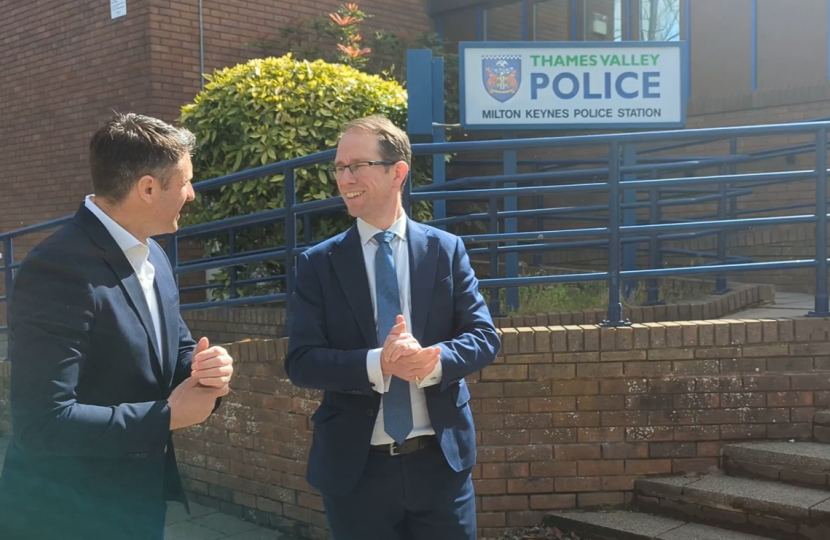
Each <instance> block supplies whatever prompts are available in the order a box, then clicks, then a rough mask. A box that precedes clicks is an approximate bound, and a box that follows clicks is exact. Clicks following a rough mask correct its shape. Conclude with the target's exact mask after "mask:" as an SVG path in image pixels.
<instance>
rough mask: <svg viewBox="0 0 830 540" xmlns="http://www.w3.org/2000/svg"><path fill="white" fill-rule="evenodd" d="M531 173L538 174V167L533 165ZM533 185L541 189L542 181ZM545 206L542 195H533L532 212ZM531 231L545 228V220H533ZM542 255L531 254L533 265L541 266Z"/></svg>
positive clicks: (536, 252) (538, 253)
mask: <svg viewBox="0 0 830 540" xmlns="http://www.w3.org/2000/svg"><path fill="white" fill-rule="evenodd" d="M532 171H533V172H535V173H536V172H539V165H536V164H534V165H533V168H532ZM533 185H535V186H538V187H541V186H543V185H544V182H543V181H542V180H536V181H535V182H534V183H533ZM544 206H545V196H544V195H535V196H534V197H533V209H534V210H541V209H542V208H544ZM533 227H534V228H533V230H534V231H541V230H543V229H544V228H545V218H544V217H542V216H537V217H535V218H533ZM542 262H543V261H542V253H541V252H540V251H534V252H533V265H534V266H536V267H540V266H542Z"/></svg>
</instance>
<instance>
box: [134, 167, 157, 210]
mask: <svg viewBox="0 0 830 540" xmlns="http://www.w3.org/2000/svg"><path fill="white" fill-rule="evenodd" d="M135 189H136V191H137V192H138V196H139V198H141V200H142V201H144V202H147V203H149V202H151V201H152V200H153V195H155V191H156V190H158V189H161V186H160V185H159V182H158V180H156V179H155V178H153V177H152V176H150V175H149V174H145V175H144V176H142V177H141V178H139V179H138V182H136V187H135Z"/></svg>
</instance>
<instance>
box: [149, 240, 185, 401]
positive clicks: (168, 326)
mask: <svg viewBox="0 0 830 540" xmlns="http://www.w3.org/2000/svg"><path fill="white" fill-rule="evenodd" d="M150 264H152V265H153V267H154V268H155V269H156V279H155V289H156V290H155V292H156V294H157V295H158V303H159V313H160V315H161V327H162V334H161V336H162V340H163V341H164V347H163V349H162V350H161V355H162V366H163V368H164V381H165V383H166V385H167V386H166V387H167V388H169V387H170V385H171V384H172V383H173V374H174V373H175V371H176V366H175V363H176V360H177V359H178V349H179V347H178V343H177V342H178V338H179V311H178V309H179V305H178V304H177V303H175V302H173V301H172V300H171V299H172V298H174V297H175V295H176V290H177V289H176V283H175V281H174V280H173V276H172V275H168V272H167V268H168V264H167V260H166V259H165V257H164V256H163V255H162V253H161V250H160V248H159V247H158V246H156V245H154V244H152V243H151V248H150Z"/></svg>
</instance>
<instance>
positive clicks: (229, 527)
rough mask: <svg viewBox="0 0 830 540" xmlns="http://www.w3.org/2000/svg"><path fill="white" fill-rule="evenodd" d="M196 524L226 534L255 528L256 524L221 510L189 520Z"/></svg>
mask: <svg viewBox="0 0 830 540" xmlns="http://www.w3.org/2000/svg"><path fill="white" fill-rule="evenodd" d="M190 521H191V523H195V524H196V525H199V526H202V527H207V528H208V529H213V530H214V531H219V532H221V533H223V534H226V535H228V536H230V535H234V534H240V533H243V532H247V531H250V530H253V529H256V528H257V525H256V524H254V523H251V522H249V521H243V520H241V519H237V518H235V517H233V516H230V515H228V514H223V513H221V512H214V513H212V514H208V515H206V516H201V517H197V518H194V519H191V520H190Z"/></svg>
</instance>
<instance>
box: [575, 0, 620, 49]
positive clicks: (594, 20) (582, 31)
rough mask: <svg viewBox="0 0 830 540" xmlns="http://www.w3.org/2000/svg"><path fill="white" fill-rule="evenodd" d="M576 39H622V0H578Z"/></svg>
mask: <svg viewBox="0 0 830 540" xmlns="http://www.w3.org/2000/svg"><path fill="white" fill-rule="evenodd" d="M575 4H576V13H575V19H576V22H577V28H576V31H577V35H576V37H575V39H576V41H622V39H623V25H624V24H625V14H624V11H623V10H624V7H623V0H578V1H577V2H575Z"/></svg>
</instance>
